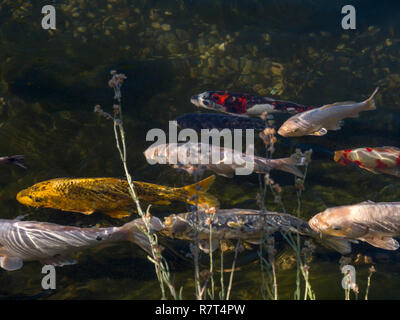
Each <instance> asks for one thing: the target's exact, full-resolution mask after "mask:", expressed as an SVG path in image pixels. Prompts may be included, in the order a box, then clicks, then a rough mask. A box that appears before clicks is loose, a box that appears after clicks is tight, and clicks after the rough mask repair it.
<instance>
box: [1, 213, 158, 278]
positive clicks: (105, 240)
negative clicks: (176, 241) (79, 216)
mask: <svg viewBox="0 0 400 320" xmlns="http://www.w3.org/2000/svg"><path fill="white" fill-rule="evenodd" d="M144 228H145V226H144V222H143V220H142V218H139V219H135V220H133V221H131V222H128V223H126V224H124V225H123V226H121V227H111V228H78V227H72V226H62V225H58V224H54V223H47V222H36V221H19V220H5V219H0V266H1V267H2V268H3V269H5V270H9V271H13V270H18V269H21V268H22V266H23V261H40V262H42V263H43V264H50V265H54V266H64V265H70V264H75V263H76V261H75V260H74V259H73V258H72V257H70V256H69V254H70V253H72V252H76V251H80V250H83V249H87V248H92V247H97V246H100V245H102V244H111V243H117V242H120V241H131V242H134V243H136V244H138V245H139V246H140V247H141V248H142V249H144V250H146V251H147V252H151V248H150V243H149V241H148V239H147V236H146V235H145V234H144V233H143V232H142V230H141V229H144ZM151 228H152V229H153V230H154V231H159V230H161V229H162V228H163V225H162V223H161V221H160V220H158V218H156V217H152V219H151Z"/></svg>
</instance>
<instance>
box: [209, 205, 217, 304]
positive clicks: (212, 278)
mask: <svg viewBox="0 0 400 320" xmlns="http://www.w3.org/2000/svg"><path fill="white" fill-rule="evenodd" d="M214 214H215V213H213V214H212V215H211V217H210V239H209V241H210V278H211V290H210V291H209V293H208V295H209V297H210V299H211V300H214V296H215V284H214V274H213V273H214V261H213V250H214V248H213V241H212V224H213V220H214Z"/></svg>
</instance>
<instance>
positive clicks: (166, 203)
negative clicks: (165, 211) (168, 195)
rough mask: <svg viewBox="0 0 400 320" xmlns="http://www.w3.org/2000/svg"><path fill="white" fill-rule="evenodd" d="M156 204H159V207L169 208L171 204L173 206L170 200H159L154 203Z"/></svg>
mask: <svg viewBox="0 0 400 320" xmlns="http://www.w3.org/2000/svg"><path fill="white" fill-rule="evenodd" d="M154 204H157V205H159V206H168V205H169V204H171V201H168V200H157V201H155V202H154Z"/></svg>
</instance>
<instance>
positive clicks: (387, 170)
mask: <svg viewBox="0 0 400 320" xmlns="http://www.w3.org/2000/svg"><path fill="white" fill-rule="evenodd" d="M376 170H377V171H378V173H385V174H390V175H392V176H396V177H400V170H399V168H398V167H395V168H382V169H376Z"/></svg>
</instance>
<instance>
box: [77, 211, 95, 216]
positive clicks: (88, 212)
mask: <svg viewBox="0 0 400 320" xmlns="http://www.w3.org/2000/svg"><path fill="white" fill-rule="evenodd" d="M79 212H80V213H83V214H86V215H90V214H92V213H93V212H94V210H90V211H79Z"/></svg>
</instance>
